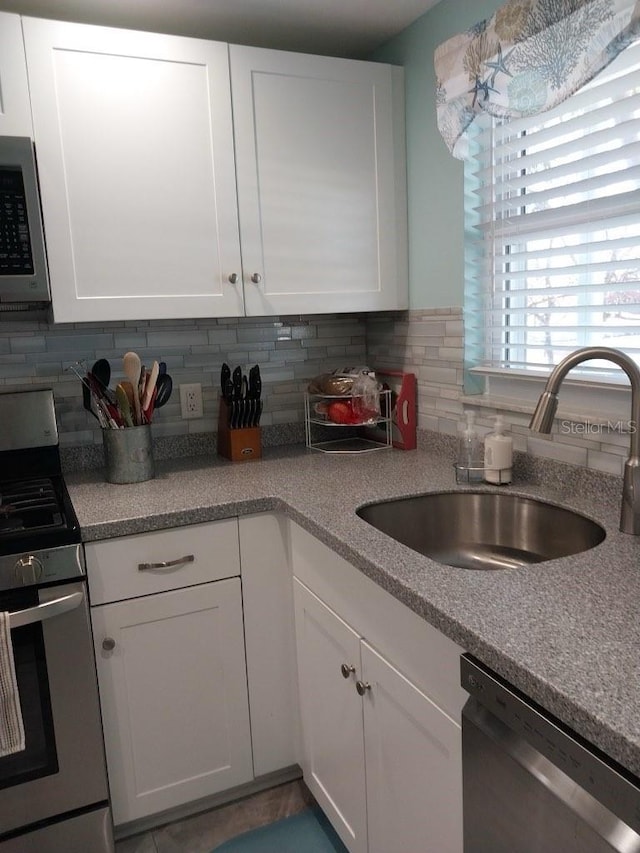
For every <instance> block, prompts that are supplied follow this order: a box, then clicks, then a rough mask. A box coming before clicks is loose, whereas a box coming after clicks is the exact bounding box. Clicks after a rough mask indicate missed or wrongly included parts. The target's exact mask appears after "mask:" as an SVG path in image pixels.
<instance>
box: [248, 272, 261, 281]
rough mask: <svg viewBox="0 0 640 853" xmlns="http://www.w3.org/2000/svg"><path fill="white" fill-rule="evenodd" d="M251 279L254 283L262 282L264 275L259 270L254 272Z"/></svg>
mask: <svg viewBox="0 0 640 853" xmlns="http://www.w3.org/2000/svg"><path fill="white" fill-rule="evenodd" d="M251 281H252V282H253V283H254V284H260V282H261V281H262V276H261V275H260V273H259V272H254V273H253V275H252V276H251Z"/></svg>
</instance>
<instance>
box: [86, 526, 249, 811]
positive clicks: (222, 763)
mask: <svg viewBox="0 0 640 853" xmlns="http://www.w3.org/2000/svg"><path fill="white" fill-rule="evenodd" d="M218 525H220V526H219V527H218ZM150 554H152V555H153V556H152V557H151V558H149V556H148V555H150ZM212 555H215V556H212ZM160 563H169V564H170V563H174V564H175V565H173V566H171V565H169V566H167V567H165V566H161V565H159V564H160ZM87 564H88V576H89V586H90V591H91V589H92V579H93V589H94V590H95V591H96V595H95V597H96V599H97V601H94V600H93V599H92V610H91V617H92V625H93V633H94V642H95V652H96V663H97V670H98V682H99V687H100V701H101V706H102V715H103V725H104V734H105V745H106V754H107V767H108V772H109V786H110V791H111V800H112V807H113V817H114V822H115V824H116V826H119V825H122V824H125V823H128V822H130V821H134V820H137V819H140V818H143V817H146V816H148V815H152V814H156V813H159V812H162V811H164V810H166V809H170V808H173V807H176V806H179V805H182V804H185V803H189V802H192V801H194V800H198V799H200V798H203V797H207V796H209V795H211V794H215V793H218V792H220V791H222V790H225V789H227V788H231V787H233V786H235V785H240V784H242V783H244V782H248V781H250V780H251V779H252V778H253V765H252V755H251V732H250V725H249V708H248V698H247V675H246V663H245V647H244V632H243V616H242V595H241V586H240V578H239V576H238V575H239V554H238V533H237V521H236V519H231V520H228V521H224V522H217V523H214V524H209V525H198V526H196V527H193V528H182V529H177V530H173V531H162V532H161V533H152V534H144V535H142V536H135V537H125V538H123V539H115V540H111V541H108V542H103V543H94V544H91V545H89V546H87ZM141 567H142V568H141ZM207 570H208V571H207ZM229 573H233V574H235V575H236V576H233V577H224V578H223V579H221V580H217V579H216V577H217V576H219V575H220V574H222V575H226V574H229ZM105 575H106V576H107V577H108V578H109V577H110V580H109V581H108V582H107V583H106V584H105V583H104V576H105ZM207 575H208V576H209V578H211V579H212V580H211V581H210V582H205V583H202V577H203V576H205V577H206V576H207ZM119 577H120V582H121V589H122V591H123V593H124V595H123V597H125V596H128V595H130V594H132V593H131V587H130V580H131V579H133V582H134V586H135V587H136V589H135V592H134V593H133V594H134V595H135V597H126V598H125V600H111V601H109V602H108V603H98V602H102V601H103V600H104V598H105V596H106V597H107V598H108V597H117V596H118V583H117V580H118V578H119ZM140 584H142V586H143V589H140V588H139V587H140ZM167 586H170V587H171V586H172V587H174V588H169V589H167ZM158 590H162V591H158Z"/></svg>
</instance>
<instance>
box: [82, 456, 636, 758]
mask: <svg viewBox="0 0 640 853" xmlns="http://www.w3.org/2000/svg"><path fill="white" fill-rule="evenodd" d="M451 462H452V460H451V457H450V455H449V454H447V453H443V452H438V451H437V450H435V451H433V450H432V451H430V450H425V449H419V450H416V451H411V452H406V453H404V452H401V451H396V450H384V451H381V452H375V453H364V454H360V455H340V456H338V455H329V454H324V453H320V452H318V451H315V450H307V449H306V448H304V447H302V446H299V445H298V446H289V447H284V448H273V449H269V448H267V449H266V450H265V451H264V457H263V459H262V460H259V461H252V462H247V463H240V464H237V463H236V464H234V463H231V462H227V461H226V460H222V459H220V458H217V457H202V456H201V457H192V458H183V459H179V460H171V461H167V462H164V463H161V464H159V465H157V469H158V470H157V473H156V478H155V479H154V480H150V481H148V482H145V483H140V484H136V485H125V486H118V485H111V484H108V483H106V482H104V480H103V477H102V472H101V471H94V472H87V473H82V474H72V475H70V476H68V477H67V482H68V486H69V491H70V494H71V497H72V500H73V503H74V506H75V508H76V511H77V514H78V518H79V521H80V525H81V528H82V532H83V538H84V540H85V541H92V540H98V539H105V538H110V537H113V536H124V535H128V534H134V533H142V532H146V531H150V530H157V529H162V528H167V527H173V526H179V525H184V524H193V523H198V522H204V521H210V520H214V519H218V518H224V517H228V516H232V515H245V514H249V513H254V512H261V511H267V510H274V511H280V512H284V513H286V514H287V515H288V516H289V517H290V518H292V519H293V520H294V521H296V522H297V523H299V524H300V525H301V526H302V527H304V528H306V529H307V530H308V531H309V532H310V533H312V534H314V535H315V536H317V537H318V538H319V539H321V540H322V541H323V542H325V543H326V544H327V545H329V546H330V547H331V548H333V549H334V550H335V551H336V552H338V553H339V554H340V555H342V556H343V557H345V558H346V559H347V560H348V561H349V562H351V563H352V564H353V565H355V566H356V567H357V568H359V569H360V570H361V571H362V572H364V573H365V574H366V575H368V576H369V577H371V578H372V579H373V580H374V581H375V582H376V583H378V584H379V585H380V586H382V587H384V588H385V589H386V590H388V591H389V592H390V593H391V594H393V595H394V596H396V597H397V598H398V599H400V600H401V601H402V602H404V603H405V604H406V605H407V606H408V607H410V608H411V609H412V610H414V611H416V612H417V613H418V614H420V615H421V616H423V617H424V618H425V619H426V620H427V621H428V622H430V623H431V624H432V625H434V626H436V627H437V628H439V629H440V630H441V631H442V632H443V633H444V634H446V635H447V636H448V637H450V638H451V639H452V640H454V641H455V642H456V643H458V644H459V645H460V646H462V647H463V648H465V649H466V650H467V651H469V652H471V653H472V654H474V655H476V656H477V657H478V658H479V659H480V660H482V661H484V663H486V664H487V666H489V667H490V668H491V669H493V670H495V671H496V672H498V673H499V674H500V675H502V676H503V677H504V678H506V679H507V680H508V681H510V682H511V683H512V684H514V685H515V686H516V687H518V688H520V689H521V690H522V691H524V692H525V693H526V694H528V695H529V696H530V697H531V698H532V699H533V700H535V701H536V702H538V703H539V704H541V705H543V706H544V707H545V708H547V709H548V710H549V711H550V712H551V713H553V714H555V715H556V716H557V717H558V718H559V719H561V720H562V721H563V722H565V723H566V724H568V725H569V726H571V728H573V729H574V730H575V731H577V732H578V733H579V734H581V735H583V736H584V737H586V738H587V739H588V740H589V741H591V742H592V743H593V744H595V745H596V746H597V747H599V748H600V749H602V750H603V751H604V752H606V753H607V754H608V755H610V756H611V757H612V758H614V759H615V760H617V761H618V762H619V763H620V764H622V765H623V766H624V767H626V768H627V769H628V770H630V771H631V772H632V773H634V774H636V775H640V711H639V709H640V619H639V618H638V612H637V611H638V607H639V603H640V537H636V536H629V535H627V534H623V533H620V532H619V530H618V524H619V505H620V491H621V480H619V479H618V478H614V477H607V476H605V475H602V476H600V475H593V474H592V472H584V471H583V469H580V468H572V467H570V466H563V470H562V472H561V475H560V476H558V477H557V478H556V480H555V481H554V482H547V483H546V485H544V486H540V485H530V484H527V483H522V484H514V485H511V486H502V487H499V488H500V489H502V490H508V491H511V492H515V493H518V494H523V495H530V496H533V497H541V498H544V499H546V500H548V501H550V502H552V503H559V504H562V505H564V506H568V507H570V508H572V509H575V510H578V511H580V512H583V513H584V514H586V515H588V516H590V517H591V518H594V519H595V520H596V521H599V522H600V524H602V525H603V526H604V527H605V529H606V531H607V536H606V539H605V540H604V541H603V542H602V543H601V544H600V545H598V546H597V547H596V548H594V549H592V550H590V551H587V552H584V553H583V554H578V555H575V556H572V557H565V558H562V559H559V560H553V561H549V562H545V563H541V564H538V565H533V566H530V567H522V568H519V569H516V570H512V571H494V572H483V571H468V570H465V569H457V568H451V567H448V566H442V565H440V564H438V563H435V562H433V561H432V560H430V559H428V558H427V557H423V556H421V555H420V554H417V553H416V552H414V551H412V550H411V549H409V548H407V547H405V546H403V545H401V544H400V543H398V542H396V541H394V540H393V539H391V538H389V537H388V536H386V535H385V534H383V533H380V532H379V531H377V530H375V529H374V528H373V527H371V526H370V525H369V524H367V523H366V522H365V521H363V520H362V519H360V518H359V517H358V516H356V514H355V510H356V508H357V507H358V506H361V505H362V504H365V503H369V502H372V501H377V500H382V499H386V498H393V497H401V496H408V495H414V494H419V493H421V492H427V491H440V490H453V489H456V488H460V487H457V486H456V485H455V480H454V473H453V468H452V464H451ZM494 488H496V487H494Z"/></svg>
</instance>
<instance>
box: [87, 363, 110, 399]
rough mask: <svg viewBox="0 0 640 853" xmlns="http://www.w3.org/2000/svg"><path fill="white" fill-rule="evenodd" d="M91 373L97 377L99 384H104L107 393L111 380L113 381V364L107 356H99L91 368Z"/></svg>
mask: <svg viewBox="0 0 640 853" xmlns="http://www.w3.org/2000/svg"><path fill="white" fill-rule="evenodd" d="M91 373H92V374H93V376H94V377H95V379H96V381H97V382H98V384H99V385H101V386H102V388H103V389H104V391H105V393H106V392H108V390H109V382H111V365H110V364H109V362H108V361H107V359H106V358H99V359H98V360H97V361H96V362H94V365H93V367H92V368H91Z"/></svg>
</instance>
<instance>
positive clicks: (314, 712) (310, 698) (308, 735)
mask: <svg viewBox="0 0 640 853" xmlns="http://www.w3.org/2000/svg"><path fill="white" fill-rule="evenodd" d="M294 606H295V618H296V643H297V651H298V681H299V690H300V717H301V723H302V739H303V759H302V769H303V771H304V780H305V782H306V783H307V785H308V787H309V789H310V791H311V793H312V794H313V795H314V797H315V798H316V800H317V801H318V803H319V804H320V807H321V808H322V810H323V811H324V812H325V814H326V815H327V817H328V818H329V820H330V821H331V823H332V824H333V826H334V828H335V830H336V832H337V833H338V835H339V836H340V837H341V838H342V840H343V842H344V843H345V845H346V846H347V847H348V849H349V851H350V853H366V850H367V827H366V820H367V811H366V794H365V771H364V741H363V727H362V701H361V700H360V698H359V696H358V694H357V693H356V687H355V683H356V675H357V673H358V672H359V671H360V637H359V636H358V635H357V634H356V633H355V632H354V631H352V630H351V628H350V627H349V626H348V625H347V624H346V623H345V622H343V621H342V620H341V619H340V618H339V617H338V616H337V615H336V614H335V613H334V612H333V611H332V610H329V608H328V607H326V606H325V605H324V604H323V603H322V602H321V601H320V599H319V598H317V597H316V596H315V595H314V594H313V593H312V592H310V591H309V590H308V589H307V588H306V587H305V586H303V584H301V583H300V582H299V581H298V580H296V579H295V578H294ZM343 666H346V667H347V670H346V672H347V677H346V678H345V677H344V676H343V674H342V667H343ZM351 668H352V669H353V671H352V672H349V671H348V670H350V669H351Z"/></svg>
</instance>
